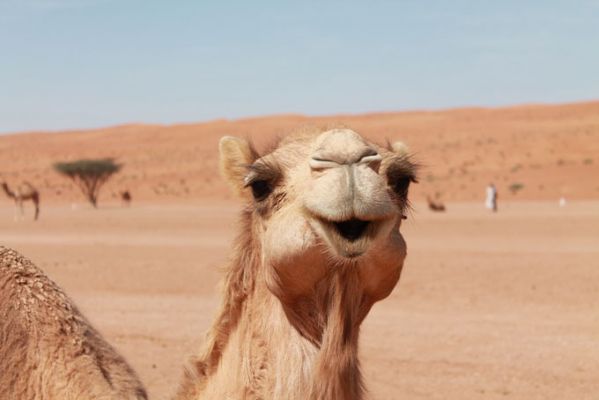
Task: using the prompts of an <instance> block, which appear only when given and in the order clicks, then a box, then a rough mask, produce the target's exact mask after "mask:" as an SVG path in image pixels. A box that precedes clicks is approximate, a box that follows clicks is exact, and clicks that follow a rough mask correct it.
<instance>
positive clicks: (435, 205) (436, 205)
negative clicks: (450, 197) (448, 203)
mask: <svg viewBox="0 0 599 400" xmlns="http://www.w3.org/2000/svg"><path fill="white" fill-rule="evenodd" d="M438 197H439V196H438V195H437V200H433V199H432V198H431V197H430V196H428V195H427V196H426V202H427V203H428V209H429V210H431V211H434V212H445V204H443V203H442V202H441V201H440V200H439V199H438Z"/></svg>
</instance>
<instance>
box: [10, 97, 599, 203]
mask: <svg viewBox="0 0 599 400" xmlns="http://www.w3.org/2000/svg"><path fill="white" fill-rule="evenodd" d="M336 121H339V122H341V123H343V124H344V125H347V126H349V127H351V128H354V129H355V130H357V131H359V132H360V133H362V134H364V135H366V136H367V137H369V138H372V139H374V140H378V141H381V142H382V141H384V140H386V139H390V140H397V139H400V140H402V141H404V142H406V143H407V144H408V145H409V146H410V148H411V149H412V151H413V152H414V154H415V158H416V159H417V160H418V161H419V162H420V163H421V164H422V165H423V168H422V170H421V184H420V185H418V186H416V188H415V190H414V193H413V197H414V198H415V199H421V198H424V196H425V195H426V194H431V195H434V194H435V193H436V192H440V193H441V195H442V199H444V200H477V199H480V198H481V197H482V196H483V195H484V193H483V192H484V187H485V186H486V184H487V183H489V182H491V181H492V182H494V183H495V184H496V186H497V187H498V189H499V194H500V196H501V197H500V198H503V199H515V200H530V199H540V200H557V199H558V198H559V197H561V196H565V197H566V198H568V199H593V198H598V197H599V182H598V181H597V179H596V177H597V176H599V101H596V102H588V103H578V104H566V105H534V106H518V107H509V108H499V109H483V108H469V109H456V110H447V111H414V112H397V113H378V114H366V115H336V116H329V117H304V116H299V115H282V116H273V117H263V118H251V119H242V120H236V121H226V120H219V121H213V122H206V123H198V124H186V125H171V126H161V125H139V124H138V125H126V126H117V127H112V128H105V129H96V130H81V131H69V132H56V133H53V134H46V133H24V134H18V135H4V136H0V180H7V181H8V182H9V183H10V182H16V181H18V180H22V179H26V180H29V181H31V182H33V183H34V184H35V185H37V186H38V187H39V189H40V190H41V192H42V196H43V198H44V200H46V201H47V200H50V201H52V202H54V201H64V202H72V201H80V200H81V199H82V197H81V195H80V194H79V193H77V192H76V189H75V188H74V186H73V185H72V184H71V183H70V182H69V181H67V180H65V179H64V178H62V177H60V176H58V175H57V174H56V173H55V172H54V171H53V170H52V167H51V166H52V163H53V162H56V161H61V160H73V159H76V158H82V157H115V158H117V159H118V160H119V161H120V162H122V163H124V164H125V168H124V169H123V170H122V172H121V173H120V174H119V175H118V176H116V177H115V179H113V180H112V181H111V182H110V184H108V186H107V187H106V190H105V191H104V192H103V194H102V196H103V197H102V198H101V201H102V200H104V201H106V200H107V199H110V198H111V197H115V196H116V193H117V192H118V191H119V190H123V189H125V188H127V189H129V190H130V191H131V192H132V194H133V199H134V201H139V200H142V201H150V202H161V203H162V202H172V201H177V202H179V201H194V200H197V199H198V198H202V197H217V198H222V197H225V196H228V192H227V191H226V189H225V187H224V184H223V183H222V181H221V180H220V179H219V177H218V173H217V162H216V160H217V143H218V139H219V138H220V137H221V136H223V135H238V136H245V137H251V138H253V139H254V140H255V141H256V142H257V144H258V147H260V145H264V143H266V142H268V141H269V140H271V139H272V138H273V137H275V136H278V135H285V134H286V133H288V132H290V131H292V130H293V129H295V128H297V127H298V126H301V125H305V124H312V125H319V124H325V123H327V124H328V123H331V122H336ZM514 183H520V184H522V185H523V188H522V189H521V190H520V191H519V192H518V193H516V194H513V193H511V191H510V190H509V187H510V186H511V185H512V184H514Z"/></svg>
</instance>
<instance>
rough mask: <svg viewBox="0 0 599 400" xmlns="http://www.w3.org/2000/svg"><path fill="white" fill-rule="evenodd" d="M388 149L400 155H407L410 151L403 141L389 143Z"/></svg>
mask: <svg viewBox="0 0 599 400" xmlns="http://www.w3.org/2000/svg"><path fill="white" fill-rule="evenodd" d="M389 150H391V151H392V152H394V153H395V154H397V155H400V156H407V155H408V154H409V153H410V149H409V148H408V146H407V145H406V144H405V143H404V142H393V143H389Z"/></svg>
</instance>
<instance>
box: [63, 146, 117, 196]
mask: <svg viewBox="0 0 599 400" xmlns="http://www.w3.org/2000/svg"><path fill="white" fill-rule="evenodd" d="M122 166H123V165H122V164H117V163H116V162H115V161H114V159H113V158H101V159H95V160H76V161H70V162H57V163H55V164H54V169H55V170H56V172H58V173H60V174H62V175H64V176H67V177H69V178H70V179H71V180H72V181H73V182H74V183H75V184H76V185H77V186H78V187H79V189H81V191H82V192H83V194H84V195H85V197H86V198H87V199H88V200H89V202H90V203H91V204H92V205H93V206H94V207H95V208H97V207H98V195H99V193H100V189H101V188H102V186H103V185H104V183H106V181H108V179H110V177H111V176H112V175H114V174H116V173H117V172H119V171H120V170H121V167H122Z"/></svg>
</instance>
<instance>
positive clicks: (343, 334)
mask: <svg viewBox="0 0 599 400" xmlns="http://www.w3.org/2000/svg"><path fill="white" fill-rule="evenodd" d="M220 158H221V161H220V166H221V172H222V175H223V176H224V177H225V178H226V180H227V181H228V182H229V183H230V185H231V187H232V188H233V190H234V191H235V192H237V193H238V194H239V195H240V196H241V198H242V199H243V201H244V203H245V205H246V206H245V207H244V209H243V211H242V219H241V225H240V226H239V227H238V236H237V239H236V242H235V245H234V246H233V249H234V250H233V254H232V256H231V259H230V261H229V265H228V267H227V269H226V274H225V277H224V292H223V301H222V303H221V306H220V308H219V310H218V312H217V314H216V318H215V320H214V323H213V325H212V328H211V329H210V331H209V332H208V335H207V337H206V339H205V341H204V345H203V347H202V349H201V351H200V352H199V353H198V354H197V355H196V356H194V357H193V358H192V360H191V362H190V364H189V365H188V366H187V368H186V369H185V373H184V375H183V380H182V383H181V385H180V387H179V390H178V392H177V394H176V395H175V399H177V400H199V399H214V400H224V399H286V400H300V399H301V400H305V399H322V400H350V399H351V400H361V399H363V398H364V385H363V381H362V374H361V372H360V362H359V358H358V337H359V331H360V325H361V324H362V321H363V320H364V318H365V317H366V316H367V314H368V313H369V311H370V308H371V307H372V306H373V304H374V303H375V302H377V301H379V300H382V299H384V298H385V297H387V296H388V295H389V294H390V293H391V290H392V289H393V288H394V287H395V285H396V284H397V282H398V280H399V277H400V274H401V270H402V267H403V263H404V258H405V256H406V244H405V241H404V239H403V237H402V235H401V233H400V226H401V223H402V220H403V219H405V212H406V208H407V204H408V200H407V196H408V187H409V186H410V183H411V182H414V181H415V180H416V178H415V174H416V171H415V169H416V168H415V165H414V164H413V163H412V162H411V161H410V158H409V156H408V155H407V153H406V149H405V146H403V145H400V144H394V145H389V146H378V145H376V144H374V143H371V142H368V141H366V140H365V139H363V138H362V137H361V136H360V135H358V134H357V133H356V132H354V131H352V130H349V129H342V128H336V129H331V130H317V131H310V130H304V131H300V132H298V133H296V134H294V135H292V136H290V137H287V138H285V139H283V140H281V141H280V142H279V143H277V146H276V148H275V149H274V150H273V151H271V152H269V153H267V154H263V155H261V154H259V153H258V152H257V151H256V150H255V149H254V147H253V146H252V145H251V144H250V143H249V142H248V141H246V140H243V139H238V138H233V137H225V138H223V139H222V140H221V142H220ZM0 315H1V316H2V318H0V399H15V400H20V399H23V400H24V399H61V400H75V399H76V400H84V399H103V400H116V399H119V400H123V399H124V400H133V399H135V400H141V399H146V398H147V395H146V391H145V389H144V387H143V385H142V384H141V382H140V380H139V379H138V377H137V375H136V374H135V372H134V371H133V369H132V368H131V367H130V366H129V365H128V364H127V363H126V361H125V360H124V359H123V357H122V356H120V355H119V354H117V352H116V351H115V350H114V348H113V347H111V346H110V345H109V344H108V343H107V342H106V341H105V340H104V339H103V338H102V337H101V336H100V334H99V333H98V332H97V331H96V330H95V329H94V328H93V327H92V326H91V324H90V323H89V322H88V321H87V319H86V318H85V317H84V316H83V315H82V314H81V312H80V311H79V310H78V309H77V307H76V306H75V305H74V304H73V302H72V301H71V300H70V299H69V298H68V297H67V295H66V294H65V293H64V292H63V291H62V290H61V289H60V288H59V287H58V286H57V285H56V284H55V283H53V282H52V281H51V280H50V279H49V278H48V277H46V275H44V273H43V272H42V271H41V270H40V269H38V268H37V267H35V266H34V265H33V264H32V263H31V262H30V261H29V260H28V259H26V258H24V257H23V256H21V255H19V254H17V253H16V252H15V251H13V250H9V249H7V248H3V247H0Z"/></svg>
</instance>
